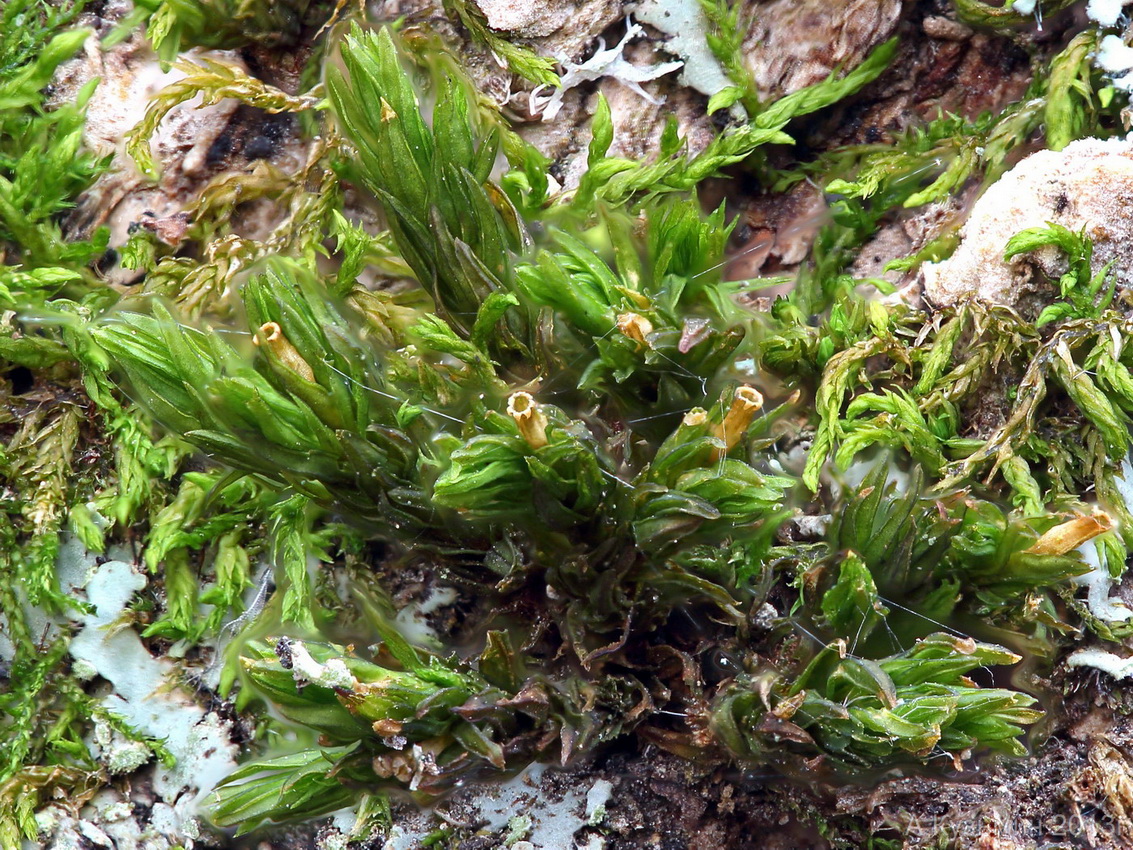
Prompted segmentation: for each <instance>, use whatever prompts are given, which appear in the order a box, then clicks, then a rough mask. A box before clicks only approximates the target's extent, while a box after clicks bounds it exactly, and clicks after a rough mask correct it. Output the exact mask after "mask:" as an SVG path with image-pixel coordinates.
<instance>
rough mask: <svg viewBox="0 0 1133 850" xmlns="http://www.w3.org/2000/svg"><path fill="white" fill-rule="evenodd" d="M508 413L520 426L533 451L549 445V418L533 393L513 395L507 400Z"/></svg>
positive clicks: (520, 431)
mask: <svg viewBox="0 0 1133 850" xmlns="http://www.w3.org/2000/svg"><path fill="white" fill-rule="evenodd" d="M507 413H508V416H510V417H511V418H512V419H514V420H515V424H516V425H518V426H519V433H520V435H521V436H522V437H523V439H524V440H526V441H527V445H529V446H531V448H533V449H541V448H543V446H545V445H547V417H546V416H544V415H543V413H542V412H541V411H540V410H539V405H538V404H536V403H535V399H534V398H533V397H532V395H531V393H525V392H517V393H512V394H511V397H510V398H508V400H507Z"/></svg>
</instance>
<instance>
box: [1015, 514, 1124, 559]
mask: <svg viewBox="0 0 1133 850" xmlns="http://www.w3.org/2000/svg"><path fill="white" fill-rule="evenodd" d="M1111 528H1113V520H1111V519H1110V518H1109V514H1107V513H1106V512H1105V511H1099V510H1095V511H1094V512H1093V514H1091V515H1090V516H1080V517H1074V519H1072V520H1068V521H1066V522H1063V523H1059V524H1058V525H1056V526H1055V527H1054V528H1052V529H1051V530H1050V531H1048V532H1047V533H1046V534H1044V535H1043V536H1042V537H1040V538H1039V539H1038V540H1036V541H1035V545H1033V546H1032V547H1031V548H1030V549H1028V550H1027V552H1028V553H1029V554H1032V555H1065V554H1066V553H1067V552H1069V551H1071V550H1073V549H1077V548H1078V547H1079V546H1081V545H1082V544H1083V543H1086V542H1088V541H1090V540H1093V539H1094V538H1095V537H1097V536H1098V535H1099V534H1104V533H1105V532H1107V531H1109V530H1110V529H1111Z"/></svg>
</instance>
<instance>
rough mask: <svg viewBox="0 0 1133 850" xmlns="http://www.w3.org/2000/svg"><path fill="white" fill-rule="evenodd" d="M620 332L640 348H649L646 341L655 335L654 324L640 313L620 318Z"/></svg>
mask: <svg viewBox="0 0 1133 850" xmlns="http://www.w3.org/2000/svg"><path fill="white" fill-rule="evenodd" d="M618 330H619V331H621V332H622V333H624V334H625V335H626V336H628V337H629V338H630V339H632V340H633V341H634V342H636V343H637V344H638V346H639V347H640V346H648V345H649V343H647V342H646V341H645V337H646V336H647V335H648V334H651V333H653V323H652V322H650V321H649V320H648V319H647V318H645V317H644V316H642V315H640V314H638V313H622V314H621V315H620V316H618Z"/></svg>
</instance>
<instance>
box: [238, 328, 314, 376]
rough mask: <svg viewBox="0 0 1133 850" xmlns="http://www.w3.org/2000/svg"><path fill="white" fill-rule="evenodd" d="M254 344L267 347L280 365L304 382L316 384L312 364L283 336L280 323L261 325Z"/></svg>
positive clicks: (254, 338)
mask: <svg viewBox="0 0 1133 850" xmlns="http://www.w3.org/2000/svg"><path fill="white" fill-rule="evenodd" d="M252 342H253V343H254V344H255V345H264V346H267V348H269V349H270V350H271V352H272V353H273V354H274V355H275V356H276V357H278V358H279V362H280V363H282V364H283V365H284V366H286V367H287V368H288V369H290V370H291V371H292V372H294V373H295V374H296V375H298V376H299V377H300V378H302V379H303V380H305V381H310V382H311V383H312V384H313V383H315V373H314V371H313V370H312V369H311V366H310V364H309V363H308V362H307V361H306V360H304V359H303V355H302V354H300V353H299V352H298V350H297V349H296V348H295V346H294V345H292V344H291V340H289V339H288V338H287V337H286V336H284V335H283V328H281V327H280V326H279V323H278V322H265V323H264V324H262V325H260V329H259V330H258V331H256V335H255V336H254V337H253V338H252Z"/></svg>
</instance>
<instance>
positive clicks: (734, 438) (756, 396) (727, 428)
mask: <svg viewBox="0 0 1133 850" xmlns="http://www.w3.org/2000/svg"><path fill="white" fill-rule="evenodd" d="M762 407H763V395H762V394H761V393H760V392H759V390H757V389H756V388H755V387H749V386H746V385H745V386H742V387H740V388H739V389H737V390H736V394H735V395H734V396H733V397H732V406H731V407H730V408H728V412H727V413H726V414H725V415H724V421H723V422H722V423H720V426H719V427H718V428H717V429H716V436H717V437H719V438H720V439H721V440H723V441H724V445H725V446H727V447H728V450H729V451H731V450H732V449H733V448H735V446H736V443H738V442H739V441H740V437H742V436H743V435H744V434H745V433H746V432H747V427H748V425H750V424H751V420H752V418H753V417H754V416H755V414H756V413H757V412H758V411H759V410H760V408H762Z"/></svg>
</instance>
